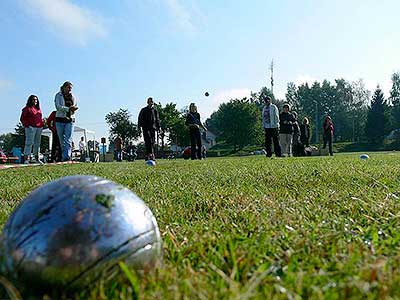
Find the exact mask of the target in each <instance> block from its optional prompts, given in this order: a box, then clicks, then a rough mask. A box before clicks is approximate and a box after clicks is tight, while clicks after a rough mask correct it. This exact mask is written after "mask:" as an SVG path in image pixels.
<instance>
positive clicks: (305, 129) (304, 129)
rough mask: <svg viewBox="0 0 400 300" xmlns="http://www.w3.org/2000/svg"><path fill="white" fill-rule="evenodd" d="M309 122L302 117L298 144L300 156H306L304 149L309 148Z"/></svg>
mask: <svg viewBox="0 0 400 300" xmlns="http://www.w3.org/2000/svg"><path fill="white" fill-rule="evenodd" d="M310 136H311V134H310V122H309V121H308V118H306V117H304V119H303V123H302V124H301V125H300V144H301V153H300V154H301V155H306V149H305V148H306V147H310Z"/></svg>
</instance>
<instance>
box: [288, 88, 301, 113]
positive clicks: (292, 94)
mask: <svg viewBox="0 0 400 300" xmlns="http://www.w3.org/2000/svg"><path fill="white" fill-rule="evenodd" d="M285 97H286V102H287V103H288V104H289V105H290V106H291V107H292V110H294V111H297V112H298V111H300V110H301V108H300V104H299V101H298V100H299V99H298V96H297V87H296V85H295V84H294V82H289V83H288V84H287V90H286V94H285Z"/></svg>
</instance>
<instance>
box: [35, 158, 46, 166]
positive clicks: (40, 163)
mask: <svg viewBox="0 0 400 300" xmlns="http://www.w3.org/2000/svg"><path fill="white" fill-rule="evenodd" d="M36 162H37V163H38V164H39V165H44V162H43V161H41V160H40V159H38V160H37V161H36Z"/></svg>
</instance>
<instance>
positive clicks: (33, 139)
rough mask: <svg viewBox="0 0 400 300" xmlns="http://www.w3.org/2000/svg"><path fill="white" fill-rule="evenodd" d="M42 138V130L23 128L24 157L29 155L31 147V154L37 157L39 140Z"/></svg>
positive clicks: (30, 127)
mask: <svg viewBox="0 0 400 300" xmlns="http://www.w3.org/2000/svg"><path fill="white" fill-rule="evenodd" d="M41 137H42V128H38V127H32V126H29V127H25V148H24V155H25V156H27V157H28V156H29V155H31V151H32V146H33V154H34V155H36V156H38V155H39V149H40V140H41Z"/></svg>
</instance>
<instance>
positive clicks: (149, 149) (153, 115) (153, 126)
mask: <svg viewBox="0 0 400 300" xmlns="http://www.w3.org/2000/svg"><path fill="white" fill-rule="evenodd" d="M138 126H139V130H140V129H141V130H142V132H143V139H144V144H145V146H146V160H149V159H154V144H155V140H156V131H158V130H159V129H160V118H159V115H158V111H157V110H156V109H155V108H154V102H153V98H151V97H150V98H148V99H147V106H146V107H143V108H142V110H141V111H140V113H139V120H138Z"/></svg>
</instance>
